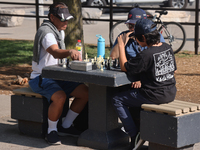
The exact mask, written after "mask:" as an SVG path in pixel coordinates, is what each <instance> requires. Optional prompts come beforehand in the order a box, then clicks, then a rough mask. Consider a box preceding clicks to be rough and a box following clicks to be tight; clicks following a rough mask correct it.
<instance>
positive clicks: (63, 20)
mask: <svg viewBox="0 0 200 150" xmlns="http://www.w3.org/2000/svg"><path fill="white" fill-rule="evenodd" d="M55 16H56V17H57V18H58V19H60V21H61V22H65V21H67V20H66V19H63V18H61V17H60V16H58V15H55Z"/></svg>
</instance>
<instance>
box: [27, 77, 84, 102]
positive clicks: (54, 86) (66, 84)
mask: <svg viewBox="0 0 200 150" xmlns="http://www.w3.org/2000/svg"><path fill="white" fill-rule="evenodd" d="M39 82H40V77H39V76H38V77H35V78H34V79H32V80H30V81H29V85H30V87H31V89H32V90H33V92H35V93H39V94H40V95H42V96H44V97H46V98H47V100H48V101H49V102H50V100H51V96H52V95H53V94H54V93H55V92H57V91H60V90H62V91H64V92H65V93H66V95H67V98H70V94H71V93H72V92H73V91H74V89H75V88H76V87H77V86H79V85H80V84H82V83H77V82H70V81H62V80H53V79H49V78H42V81H41V84H40V86H39Z"/></svg>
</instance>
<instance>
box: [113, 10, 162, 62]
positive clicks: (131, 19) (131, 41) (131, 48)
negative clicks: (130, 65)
mask: <svg viewBox="0 0 200 150" xmlns="http://www.w3.org/2000/svg"><path fill="white" fill-rule="evenodd" d="M141 18H144V19H146V18H147V15H146V12H145V11H144V10H143V9H140V8H133V9H131V10H130V11H129V14H128V19H127V21H126V25H127V27H128V28H129V30H126V31H123V32H122V33H120V34H119V35H121V34H125V35H126V39H124V40H126V42H125V52H126V58H127V59H128V60H129V59H131V58H133V57H135V56H136V55H137V54H138V53H139V52H140V51H142V50H144V49H146V48H147V47H141V46H140V45H139V44H138V43H137V41H136V40H135V38H133V37H132V36H131V34H132V33H133V32H134V26H135V23H136V21H137V20H139V19H141ZM160 42H165V40H164V38H163V36H162V35H161V34H160ZM110 57H112V58H113V59H116V58H119V50H118V41H117V38H116V40H115V43H114V45H113V47H112V50H111V53H110Z"/></svg>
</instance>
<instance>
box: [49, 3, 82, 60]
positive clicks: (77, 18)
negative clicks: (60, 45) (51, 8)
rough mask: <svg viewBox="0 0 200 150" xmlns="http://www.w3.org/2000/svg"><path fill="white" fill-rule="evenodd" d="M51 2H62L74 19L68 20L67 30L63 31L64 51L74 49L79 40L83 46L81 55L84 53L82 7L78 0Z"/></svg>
mask: <svg viewBox="0 0 200 150" xmlns="http://www.w3.org/2000/svg"><path fill="white" fill-rule="evenodd" d="M53 2H64V3H65V4H66V5H67V6H68V9H69V12H70V14H72V16H73V17H74V18H73V19H71V20H69V22H68V25H67V29H66V30H65V45H66V49H75V46H76V43H77V40H81V43H82V45H83V49H82V55H83V57H82V58H83V59H84V56H85V53H84V49H85V46H84V40H83V39H84V38H83V20H82V7H81V1H80V0H53Z"/></svg>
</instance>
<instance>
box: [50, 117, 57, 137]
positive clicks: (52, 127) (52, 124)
mask: <svg viewBox="0 0 200 150" xmlns="http://www.w3.org/2000/svg"><path fill="white" fill-rule="evenodd" d="M57 123H58V120H57V121H51V120H49V119H48V124H49V127H48V134H49V133H50V132H51V131H57Z"/></svg>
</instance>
